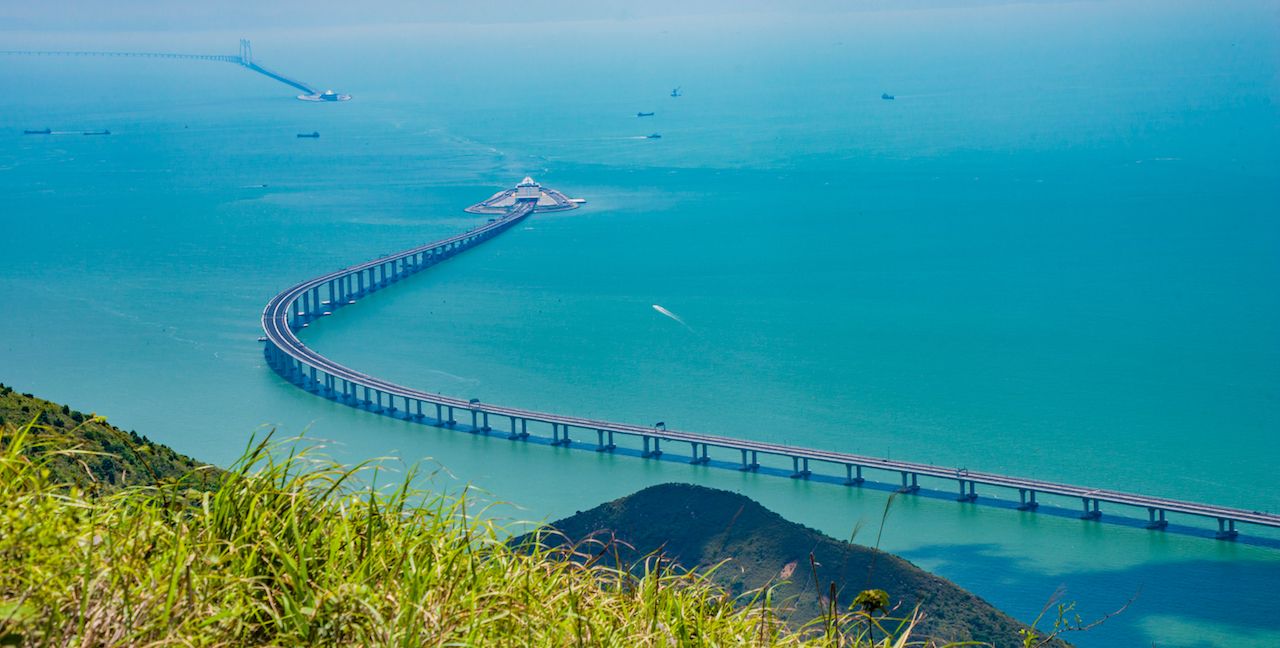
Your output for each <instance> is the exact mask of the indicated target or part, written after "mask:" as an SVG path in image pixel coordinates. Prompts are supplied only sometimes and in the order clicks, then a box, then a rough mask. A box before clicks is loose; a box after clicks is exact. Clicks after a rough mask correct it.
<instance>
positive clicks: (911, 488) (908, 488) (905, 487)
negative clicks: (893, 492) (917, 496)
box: [898, 470, 920, 493]
mask: <svg viewBox="0 0 1280 648" xmlns="http://www.w3.org/2000/svg"><path fill="white" fill-rule="evenodd" d="M908 477H909V478H910V479H911V483H909V484H908V483H907V478H908ZM918 478H919V475H917V474H915V473H913V472H907V471H905V470H904V471H902V488H899V489H898V492H899V493H915V492H918V491H919V490H920V484H919V482H917V481H916V480H917V479H918Z"/></svg>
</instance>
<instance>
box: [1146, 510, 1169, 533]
mask: <svg viewBox="0 0 1280 648" xmlns="http://www.w3.org/2000/svg"><path fill="white" fill-rule="evenodd" d="M1156 516H1159V519H1156ZM1147 517H1148V519H1149V520H1150V521H1149V522H1147V528H1148V529H1156V530H1163V529H1166V528H1168V526H1169V522H1168V521H1167V520H1165V519H1164V509H1158V508H1155V507H1147Z"/></svg>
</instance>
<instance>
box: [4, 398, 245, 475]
mask: <svg viewBox="0 0 1280 648" xmlns="http://www.w3.org/2000/svg"><path fill="white" fill-rule="evenodd" d="M31 422H35V423H36V426H35V427H33V428H32V434H31V437H32V438H31V439H29V440H28V450H35V449H39V448H43V447H46V446H52V447H57V448H58V449H59V450H61V452H60V453H59V454H57V455H56V456H53V457H50V461H49V462H48V464H47V467H48V469H49V470H50V471H51V473H52V475H51V479H53V480H55V481H59V482H64V483H68V484H75V485H77V486H80V487H81V488H85V489H89V490H103V491H110V490H114V489H116V488H119V487H121V486H126V485H139V484H154V483H156V482H157V481H166V480H176V481H181V482H183V483H185V484H188V485H192V486H200V485H203V484H209V483H213V482H216V481H217V478H218V474H219V473H220V472H221V471H220V470H218V469H216V468H214V467H212V466H208V465H206V464H202V463H200V462H198V461H196V460H194V459H192V458H191V457H187V456H185V455H181V454H178V453H177V452H174V451H173V450H172V449H170V448H168V447H166V446H163V445H159V444H155V443H152V442H151V441H150V440H149V439H147V437H145V436H139V435H138V434H137V433H136V432H132V431H130V432H125V431H124V430H121V429H120V428H117V427H115V426H113V425H109V424H108V423H107V422H106V421H105V420H104V419H102V418H101V417H99V416H95V415H93V414H82V413H80V412H77V411H76V410H73V409H71V408H70V407H69V406H67V405H59V404H57V403H51V402H49V401H47V400H43V399H40V398H36V397H35V396H32V395H31V394H20V393H18V392H16V391H14V390H13V388H12V387H9V386H6V385H3V384H0V427H4V426H8V427H10V428H17V427H21V426H24V425H26V424H28V423H31ZM6 443H8V438H7V437H0V448H3V447H4V446H5V444H6Z"/></svg>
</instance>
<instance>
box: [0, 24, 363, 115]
mask: <svg viewBox="0 0 1280 648" xmlns="http://www.w3.org/2000/svg"><path fill="white" fill-rule="evenodd" d="M0 55H8V56H74V57H109V58H147V59H173V60H185V61H216V62H220V63H235V64H236V65H240V66H242V67H244V68H247V69H249V70H252V71H254V72H257V73H258V74H261V75H263V76H266V77H268V78H271V79H275V80H276V81H279V82H280V83H283V84H285V85H288V86H291V87H293V88H296V89H298V90H300V91H302V95H300V96H299V97H298V98H299V99H305V100H308V101H341V100H345V99H350V96H349V95H339V94H337V93H333V92H332V91H329V92H321V91H319V90H316V89H315V88H313V87H311V86H310V85H308V84H306V83H303V82H302V81H299V80H297V79H294V78H292V77H288V76H285V75H283V74H280V73H279V72H275V71H274V70H271V69H268V68H266V67H263V66H262V65H261V64H260V63H258V62H257V61H255V60H254V59H253V44H252V43H251V42H249V40H248V39H244V38H242V39H240V51H239V52H238V53H237V54H183V53H178V52H105V51H101V52H98V51H80V50H0Z"/></svg>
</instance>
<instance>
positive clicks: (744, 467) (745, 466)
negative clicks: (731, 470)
mask: <svg viewBox="0 0 1280 648" xmlns="http://www.w3.org/2000/svg"><path fill="white" fill-rule="evenodd" d="M739 452H741V453H742V467H741V468H739V469H738V470H741V471H744V472H745V471H748V470H751V464H749V463H747V451H746V449H745V448H743V449H740V450H739Z"/></svg>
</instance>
